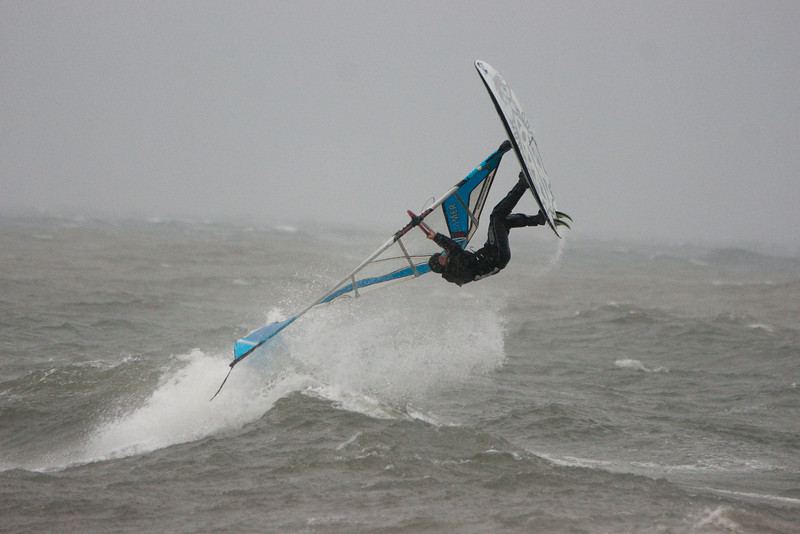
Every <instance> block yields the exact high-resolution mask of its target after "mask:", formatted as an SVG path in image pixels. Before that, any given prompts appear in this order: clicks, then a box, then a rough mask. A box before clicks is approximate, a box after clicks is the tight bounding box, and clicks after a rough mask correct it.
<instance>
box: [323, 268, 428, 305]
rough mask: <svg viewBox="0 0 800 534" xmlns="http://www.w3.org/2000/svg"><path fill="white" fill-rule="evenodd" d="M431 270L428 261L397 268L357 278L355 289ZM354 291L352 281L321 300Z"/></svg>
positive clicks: (330, 299) (420, 274) (326, 300)
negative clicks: (381, 273) (412, 266)
mask: <svg viewBox="0 0 800 534" xmlns="http://www.w3.org/2000/svg"><path fill="white" fill-rule="evenodd" d="M430 270H431V268H430V267H428V264H427V263H419V264H416V265H414V268H413V269H412V268H411V266H410V265H409V266H408V267H404V268H402V269H397V270H396V271H392V272H390V273H387V274H383V275H380V276H372V277H370V278H362V279H361V280H356V286H355V289H361V288H362V287H367V286H373V285H375V284H381V283H383V282H392V281H395V280H402V279H403V278H408V277H409V276H415V271H416V276H422V275H423V274H426V273H429V272H430ZM352 291H353V283H352V282H351V283H349V284H347V285H345V286H342V287H340V288H339V289H337V290H336V291H334V292H333V293H331V294H330V295H328V296H327V297H325V299H324V300H322V301H321V304H322V303H326V302H330V301H332V300H334V299H336V298H338V297H341V296H342V295H344V294H345V293H350V292H352Z"/></svg>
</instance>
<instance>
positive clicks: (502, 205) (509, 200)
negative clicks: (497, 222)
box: [492, 175, 528, 219]
mask: <svg viewBox="0 0 800 534" xmlns="http://www.w3.org/2000/svg"><path fill="white" fill-rule="evenodd" d="M527 188H528V184H527V182H525V180H524V179H523V178H522V175H520V179H519V181H518V182H517V183H516V185H514V187H513V188H511V191H509V192H508V194H507V195H506V196H505V198H503V200H501V201H500V202H498V203H497V205H496V206H495V207H494V209H493V210H492V218H495V217H498V218H500V217H502V218H503V219H505V218H506V217H508V216H509V215H510V214H511V210H513V209H514V207H515V206H516V205H517V202H519V199H521V198H522V195H523V194H524V193H525V190H526V189H527Z"/></svg>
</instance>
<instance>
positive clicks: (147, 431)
mask: <svg viewBox="0 0 800 534" xmlns="http://www.w3.org/2000/svg"><path fill="white" fill-rule="evenodd" d="M516 232H518V231H517V230H515V233H514V234H512V246H513V259H512V262H511V264H510V265H509V267H508V268H507V269H506V270H505V271H503V272H502V273H500V274H499V275H497V276H494V277H492V278H489V279H487V280H484V281H481V282H479V283H476V284H471V285H468V286H465V287H463V288H460V289H459V288H458V287H456V286H453V285H450V284H446V283H445V282H443V281H442V280H441V279H438V278H434V277H433V276H427V277H423V278H422V279H420V280H418V281H414V282H409V283H406V284H399V285H395V286H392V287H389V288H385V289H384V290H381V291H377V290H376V291H373V292H370V293H368V294H366V295H364V296H363V297H361V298H358V299H340V300H338V301H335V302H334V303H333V304H331V305H329V306H325V307H323V308H320V309H317V310H315V311H313V312H312V313H311V314H309V315H307V316H306V317H304V318H303V319H302V320H300V321H298V323H296V324H295V325H293V326H292V327H291V328H290V329H288V330H287V331H286V332H285V334H284V335H282V336H281V338H280V339H279V340H278V341H277V342H276V343H274V344H273V345H272V346H270V347H269V348H268V349H266V350H263V351H261V352H259V353H258V354H256V355H254V356H252V357H251V358H249V359H248V360H247V361H246V362H244V363H242V364H241V365H239V366H237V367H236V368H235V369H234V371H233V373H232V375H231V377H230V379H229V381H228V384H227V385H226V386H225V389H224V390H223V391H222V393H221V394H220V396H219V397H217V398H216V399H215V400H214V401H213V402H209V398H210V397H211V395H212V394H213V393H214V391H215V390H216V388H217V386H218V385H219V383H220V382H221V380H222V378H223V377H224V376H225V373H226V372H227V370H228V367H227V365H228V362H229V361H230V359H231V346H232V342H233V340H235V339H236V338H237V337H239V336H241V335H243V334H245V333H246V332H247V331H248V330H250V329H252V328H255V327H258V326H260V325H261V324H263V323H264V322H266V321H267V320H275V319H280V318H282V317H285V316H287V315H288V314H290V313H293V312H296V311H298V310H299V309H302V308H303V307H304V305H305V304H307V303H308V302H310V301H313V300H314V299H315V298H316V297H317V296H318V295H319V294H320V293H321V292H323V291H324V290H325V289H326V288H327V287H328V286H329V285H330V284H331V283H332V282H336V281H338V279H339V278H340V277H341V276H343V274H345V273H346V272H347V271H348V270H349V269H350V268H351V267H352V266H353V265H354V264H356V263H358V260H359V259H360V258H361V257H362V256H365V255H366V254H368V253H369V252H371V250H372V249H373V248H374V247H376V246H377V245H379V244H380V243H381V242H382V241H383V238H384V236H380V235H372V234H367V233H364V232H361V231H357V230H353V229H344V228H343V229H337V228H331V227H313V226H303V225H298V226H296V227H292V226H280V227H269V226H258V227H245V226H236V225H226V224H211V223H202V222H197V223H188V222H170V221H158V220H153V221H117V222H113V221H100V220H90V219H60V218H47V217H38V218H4V219H0V531H4V532H97V531H114V532H137V533H139V532H481V533H483V532H556V533H557V532H613V533H617V532H660V533H663V532H754V533H760V532H787V533H788V532H799V531H800V387H798V383H800V259H798V258H796V257H781V256H776V255H769V254H764V253H759V252H754V251H751V250H748V249H746V248H715V247H712V246H698V245H695V246H688V245H683V246H677V245H673V246H667V245H663V246H662V245H657V244H648V245H641V244H638V245H637V244H630V243H619V242H599V241H588V240H570V239H569V238H567V239H566V240H562V241H557V240H555V239H553V238H552V236H551V235H548V236H545V235H544V234H545V232H541V231H540V232H539V233H538V234H536V235H535V236H534V235H533V234H531V235H527V234H526V235H522V234H519V235H518V234H517V233H516Z"/></svg>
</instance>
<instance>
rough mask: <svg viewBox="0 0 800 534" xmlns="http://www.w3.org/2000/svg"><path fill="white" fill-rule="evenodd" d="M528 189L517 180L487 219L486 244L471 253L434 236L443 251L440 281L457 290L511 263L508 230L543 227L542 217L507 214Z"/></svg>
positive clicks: (441, 236) (440, 236)
mask: <svg viewBox="0 0 800 534" xmlns="http://www.w3.org/2000/svg"><path fill="white" fill-rule="evenodd" d="M527 187H528V185H527V183H526V182H525V181H523V180H522V179H521V178H520V180H519V181H518V182H517V184H516V185H515V186H514V188H513V189H511V191H509V192H508V194H507V195H506V196H505V198H504V199H503V200H501V201H500V202H498V203H497V206H495V207H494V209H493V210H492V214H491V216H490V218H489V221H490V222H489V235H488V237H487V239H486V243H485V244H484V245H483V247H481V248H480V249H478V250H476V251H475V252H470V251H468V250H463V249H462V248H461V247H460V246H459V245H458V243H456V242H455V241H453V240H452V239H450V238H449V237H447V236H445V235H442V234H439V233H437V234H436V236H435V237H434V241H435V242H436V244H437V245H439V246H440V247H442V248H443V249H445V250H446V251H447V257H448V260H447V265H446V266H444V267H443V268H442V271H441V274H442V278H444V279H445V280H447V281H448V282H452V283H454V284H458V285H459V286H461V285H464V284H467V283H469V282H474V281H476V280H480V279H481V278H485V277H487V276H491V275H493V274H497V273H498V272H500V270H501V269H503V268H504V267H505V266H506V265H507V264H508V262H509V261H510V260H511V247H510V246H509V243H508V232H509V230H511V228H520V227H522V226H538V225H542V224H544V223H545V217H544V214H542V213H541V212H539V214H538V215H534V216H528V215H525V214H522V213H514V214H511V210H513V209H514V206H516V205H517V202H519V199H520V198H521V197H522V194H523V193H525V189H527Z"/></svg>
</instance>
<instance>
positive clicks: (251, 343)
mask: <svg viewBox="0 0 800 534" xmlns="http://www.w3.org/2000/svg"><path fill="white" fill-rule="evenodd" d="M295 319H297V317H296V316H294V317H289V318H288V319H286V320H285V321H278V322H276V323H269V324H268V325H264V326H262V327H261V328H259V329H258V330H253V331H252V332H250V333H249V334H247V335H246V336H245V337H243V338H240V339H237V340H236V343H234V344H233V361H234V362H237V361H239V360H240V359H242V358H244V357H245V356H247V355H248V354H250V353H251V352H253V351H254V350H256V349H257V348H258V347H260V346H261V345H263V344H264V343H266V342H267V341H269V340H270V339H272V338H273V337H275V336H276V335H278V332H280V331H281V330H283V329H284V328H286V327H287V326H289V325H290V324H292V323H293V322H294V320H295Z"/></svg>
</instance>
